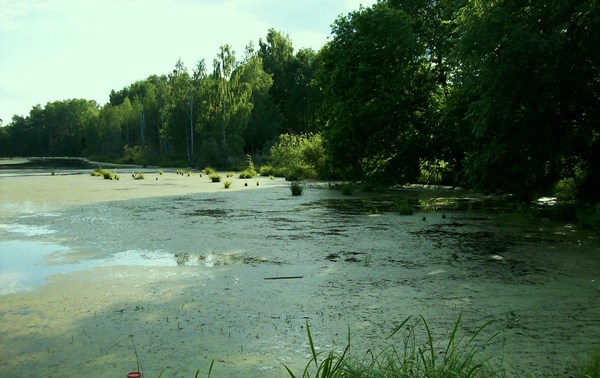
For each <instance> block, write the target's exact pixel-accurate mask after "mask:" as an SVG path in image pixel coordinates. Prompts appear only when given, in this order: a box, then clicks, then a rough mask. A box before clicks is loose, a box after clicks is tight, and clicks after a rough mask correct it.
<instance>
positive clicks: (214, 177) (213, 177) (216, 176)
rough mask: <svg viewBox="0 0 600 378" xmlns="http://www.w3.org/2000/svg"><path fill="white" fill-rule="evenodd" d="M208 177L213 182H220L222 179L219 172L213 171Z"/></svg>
mask: <svg viewBox="0 0 600 378" xmlns="http://www.w3.org/2000/svg"><path fill="white" fill-rule="evenodd" d="M208 178H209V179H210V181H212V182H220V181H221V176H220V175H219V174H218V173H211V174H210V175H209V176H208Z"/></svg>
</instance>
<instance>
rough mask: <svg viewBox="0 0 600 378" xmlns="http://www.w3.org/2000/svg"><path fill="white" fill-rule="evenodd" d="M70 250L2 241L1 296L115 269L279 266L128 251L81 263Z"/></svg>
mask: <svg viewBox="0 0 600 378" xmlns="http://www.w3.org/2000/svg"><path fill="white" fill-rule="evenodd" d="M74 255H76V254H75V253H74V252H73V251H71V250H70V249H69V248H67V247H64V246H61V245H59V244H55V243H46V242H39V241H24V240H11V241H0V295H5V294H11V293H18V292H24V291H29V290H32V289H34V288H35V287H38V286H40V285H43V284H44V283H46V282H47V280H48V278H49V277H51V276H53V275H55V274H64V273H70V272H75V271H82V270H87V269H92V268H100V267H112V266H146V267H151V266H164V267H168V266H204V267H207V268H212V267H215V266H226V265H234V264H248V265H257V264H279V262H277V261H273V260H268V259H263V258H256V257H250V256H245V255H244V254H240V253H235V252H234V253H218V254H215V253H209V254H206V255H205V254H189V253H183V254H173V253H169V252H165V251H161V250H157V251H149V250H139V249H133V250H127V251H123V252H117V253H114V254H112V255H110V256H109V257H106V258H102V259H82V258H77V257H73V256H74Z"/></svg>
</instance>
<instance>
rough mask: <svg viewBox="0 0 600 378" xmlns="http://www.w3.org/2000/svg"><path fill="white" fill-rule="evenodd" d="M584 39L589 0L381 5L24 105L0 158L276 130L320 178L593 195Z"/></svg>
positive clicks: (238, 153)
mask: <svg viewBox="0 0 600 378" xmlns="http://www.w3.org/2000/svg"><path fill="white" fill-rule="evenodd" d="M598 46H600V3H599V2H598V1H594V0H567V1H552V2H546V1H520V2H515V1H493V0H491V1H468V0H447V1H441V0H433V1H420V0H381V1H379V2H378V3H377V4H375V5H373V6H372V7H369V8H360V9H358V10H356V11H355V12H352V13H350V14H348V15H344V16H340V17H339V18H338V19H337V20H335V22H334V24H333V25H332V37H331V39H330V40H329V42H328V43H327V44H326V45H325V46H324V47H323V48H322V49H321V50H320V51H318V52H315V51H313V50H310V49H301V50H298V51H295V50H294V47H293V44H292V41H291V40H290V39H289V37H288V36H286V35H285V34H282V33H281V32H278V31H275V30H272V29H271V30H269V31H268V33H267V35H266V38H265V39H260V40H259V43H258V46H257V47H255V46H253V45H252V44H249V45H248V46H247V47H246V49H245V51H244V52H243V53H242V56H241V58H240V57H239V56H236V54H235V53H234V51H233V50H232V49H231V47H230V46H229V45H223V46H222V47H221V48H220V50H219V51H218V53H217V56H216V58H215V59H214V60H213V62H212V66H211V67H209V66H208V65H207V64H206V62H204V61H200V62H198V63H197V65H196V66H195V67H193V68H192V69H188V68H186V67H185V65H184V63H183V62H181V61H178V62H177V64H176V65H175V68H174V70H173V71H172V72H169V73H168V74H163V75H160V76H156V75H153V76H150V77H148V78H147V79H145V80H143V81H139V82H135V83H133V84H131V85H130V86H128V87H126V88H123V89H121V90H118V91H114V90H113V91H112V92H111V93H110V101H109V103H107V104H104V105H99V104H97V103H95V102H94V101H88V100H84V99H71V100H65V101H56V102H51V103H48V104H46V105H45V106H44V107H42V106H40V105H37V106H35V107H33V108H32V109H31V111H30V113H29V115H28V116H26V117H21V116H15V117H14V118H13V119H12V122H11V123H10V124H9V125H7V126H6V127H3V128H0V154H1V155H6V156H17V155H20V156H87V157H93V158H102V159H111V160H120V161H122V162H134V163H142V164H161V163H162V164H165V163H169V162H171V163H180V164H183V163H185V164H191V165H196V166H205V165H213V166H217V167H229V166H235V165H239V163H240V162H243V161H244V160H245V156H246V155H251V156H253V157H254V160H255V162H267V161H269V160H271V156H270V152H271V148H272V147H273V146H277V147H278V148H280V149H281V147H282V146H281V144H280V142H281V141H282V139H281V138H280V136H281V135H284V134H287V136H285V138H284V140H286V141H289V140H290V135H295V136H298V137H300V138H301V139H302V138H304V137H306V138H310V140H311V141H312V142H311V143H313V142H315V141H318V144H319V145H318V146H314V145H313V144H314V143H313V144H311V147H310V148H306V149H305V150H303V152H302V153H303V154H304V157H303V158H304V159H305V160H308V161H314V162H318V164H319V165H320V166H319V167H317V169H316V170H315V172H318V174H319V175H321V176H329V177H337V178H343V179H347V180H380V181H383V182H386V183H405V182H416V181H420V182H430V183H444V184H451V185H463V186H469V187H473V188H477V189H484V190H493V191H495V190H500V191H507V192H512V193H515V194H519V195H523V196H526V197H527V196H531V195H533V194H537V193H548V192H550V191H551V190H552V188H555V187H556V185H559V186H560V185H562V187H565V185H566V186H568V187H569V188H570V189H569V190H573V191H574V193H575V194H576V195H577V196H579V197H580V198H586V199H590V200H598V197H600V190H599V189H600V169H598V167H600V126H599V125H600V49H599V48H598ZM315 136H317V137H316V138H315ZM278 143H279V144H278ZM305 146H306V145H305ZM310 154H313V155H314V154H318V155H319V156H310ZM290 156H291V155H290Z"/></svg>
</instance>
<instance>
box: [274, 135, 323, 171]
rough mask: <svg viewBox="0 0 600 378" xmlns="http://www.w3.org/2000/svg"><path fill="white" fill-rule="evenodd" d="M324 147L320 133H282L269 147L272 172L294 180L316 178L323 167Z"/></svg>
mask: <svg viewBox="0 0 600 378" xmlns="http://www.w3.org/2000/svg"><path fill="white" fill-rule="evenodd" d="M325 156H326V155H325V148H324V147H323V139H322V137H321V135H320V134H300V135H292V134H282V135H280V136H279V140H278V142H277V143H276V144H275V145H274V146H273V147H271V163H272V164H273V167H274V169H273V172H272V173H273V174H276V175H282V176H285V177H287V178H289V181H294V180H297V179H300V178H318V177H320V176H322V173H323V170H324V167H325V162H326V158H325Z"/></svg>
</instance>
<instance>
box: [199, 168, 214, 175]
mask: <svg viewBox="0 0 600 378" xmlns="http://www.w3.org/2000/svg"><path fill="white" fill-rule="evenodd" d="M202 173H204V174H205V175H208V176H210V175H212V174H215V173H217V171H216V170H215V169H214V168H211V167H206V168H204V169H203V170H202Z"/></svg>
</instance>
